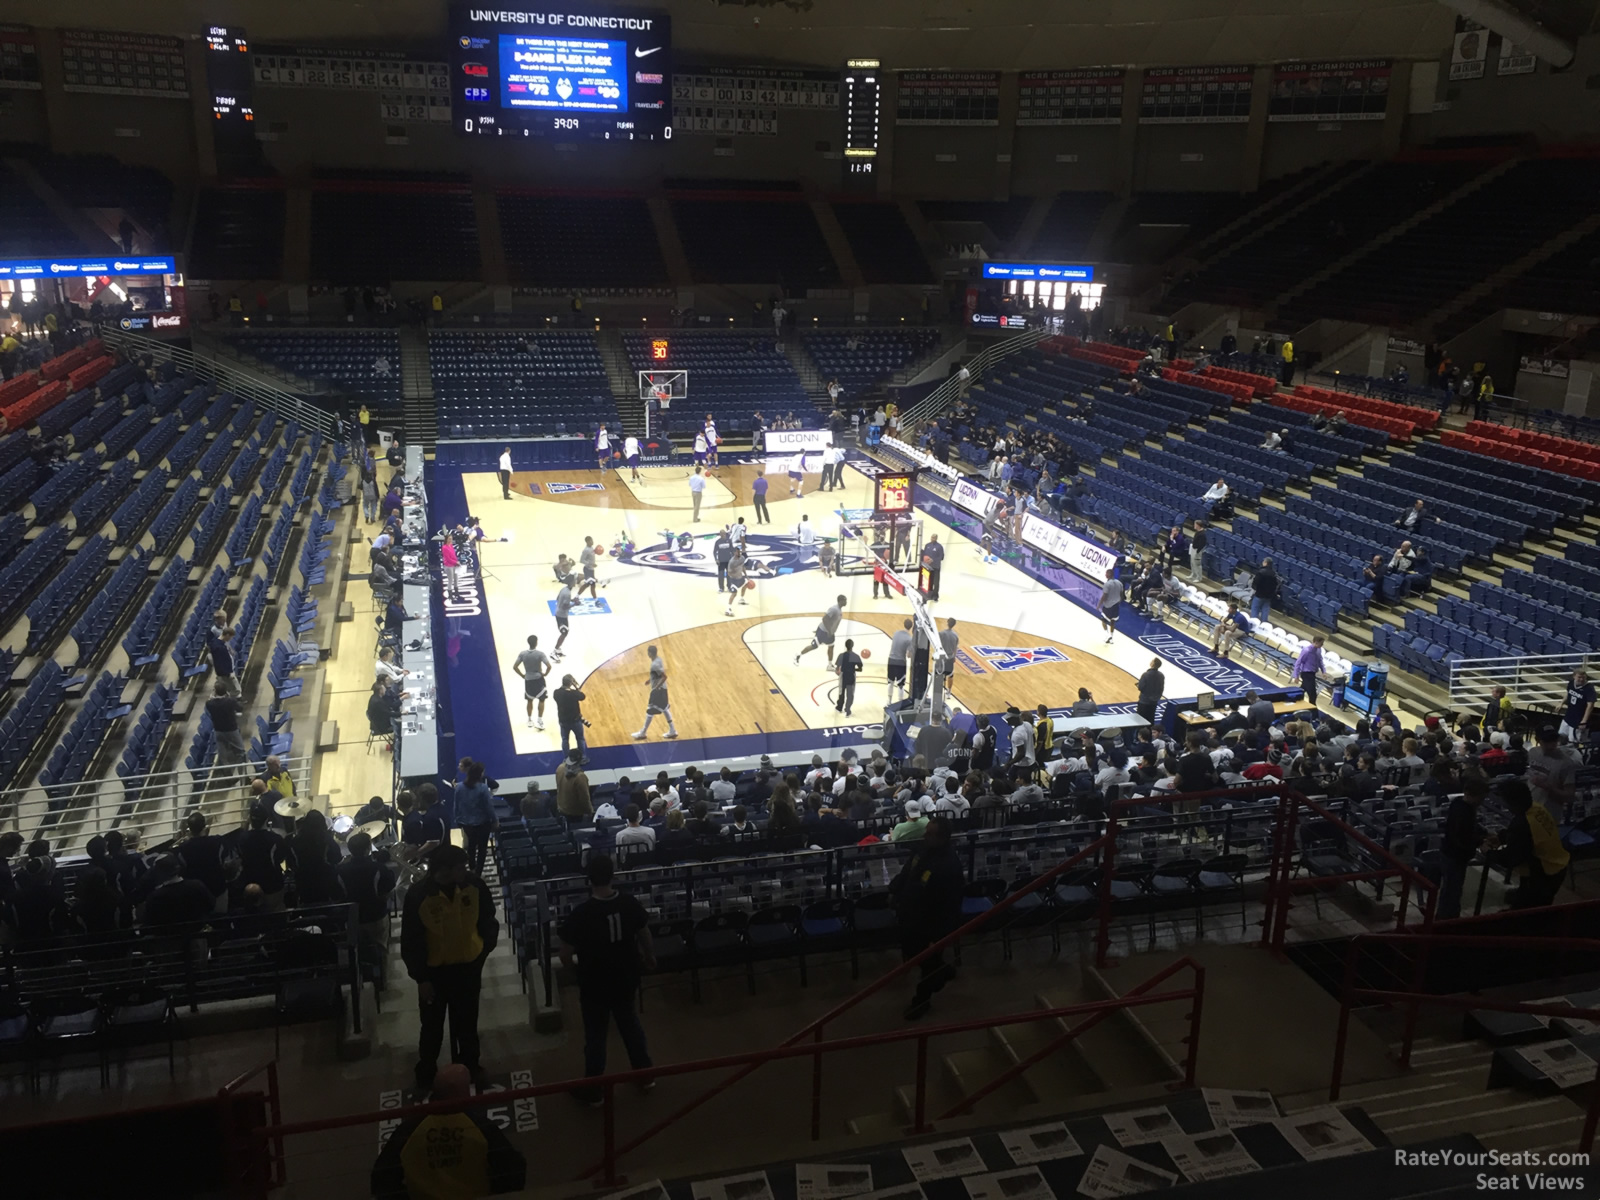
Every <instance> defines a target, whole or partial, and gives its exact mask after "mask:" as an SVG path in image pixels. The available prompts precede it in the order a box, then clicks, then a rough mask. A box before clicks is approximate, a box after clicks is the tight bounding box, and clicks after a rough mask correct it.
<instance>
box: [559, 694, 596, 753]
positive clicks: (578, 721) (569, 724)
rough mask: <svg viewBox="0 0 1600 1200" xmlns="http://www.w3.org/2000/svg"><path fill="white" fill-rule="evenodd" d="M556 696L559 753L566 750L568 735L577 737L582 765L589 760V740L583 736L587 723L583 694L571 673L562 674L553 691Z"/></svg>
mask: <svg viewBox="0 0 1600 1200" xmlns="http://www.w3.org/2000/svg"><path fill="white" fill-rule="evenodd" d="M555 698H556V723H557V724H559V725H560V726H561V753H562V754H565V753H566V752H567V742H568V739H569V738H570V737H576V738H577V739H578V753H579V754H580V755H581V756H582V758H581V759H580V761H579V763H578V765H579V766H582V765H583V764H584V763H586V762H588V761H589V740H588V739H587V738H586V737H584V735H583V730H584V726H585V725H587V724H588V722H587V721H585V720H584V719H583V708H582V704H583V701H584V700H585V698H586V697H585V696H584V694H583V692H582V690H581V689H580V688H579V687H578V680H577V677H576V676H573V675H563V676H562V677H561V686H560V687H558V688H557V689H556V691H555Z"/></svg>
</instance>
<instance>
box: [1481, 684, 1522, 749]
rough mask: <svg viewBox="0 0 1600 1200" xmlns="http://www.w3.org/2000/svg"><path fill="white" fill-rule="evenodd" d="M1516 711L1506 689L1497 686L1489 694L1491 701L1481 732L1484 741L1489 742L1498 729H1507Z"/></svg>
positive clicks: (1484, 716)
mask: <svg viewBox="0 0 1600 1200" xmlns="http://www.w3.org/2000/svg"><path fill="white" fill-rule="evenodd" d="M1515 711H1516V710H1515V709H1514V708H1513V707H1512V704H1511V700H1510V698H1509V697H1507V696H1506V689H1505V688H1503V687H1499V686H1496V687H1495V689H1494V690H1493V691H1492V692H1490V693H1489V701H1488V703H1487V704H1485V705H1484V709H1483V722H1482V724H1483V728H1482V729H1481V730H1480V731H1479V732H1480V733H1482V735H1483V739H1484V740H1485V741H1487V740H1488V739H1489V735H1490V734H1492V733H1494V732H1495V731H1496V730H1497V729H1505V727H1506V722H1508V721H1510V720H1511V718H1512V716H1513V715H1514V714H1515Z"/></svg>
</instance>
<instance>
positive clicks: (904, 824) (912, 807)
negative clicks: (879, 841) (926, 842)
mask: <svg viewBox="0 0 1600 1200" xmlns="http://www.w3.org/2000/svg"><path fill="white" fill-rule="evenodd" d="M928 822H929V818H928V817H927V816H925V815H923V812H922V805H921V804H920V803H919V802H918V801H916V800H908V801H906V819H905V820H904V821H901V822H900V823H899V824H898V825H896V826H895V827H894V828H893V829H891V830H890V831H889V837H888V840H889V841H891V842H914V841H917V840H918V839H920V838H922V837H923V836H925V835H926V833H927V831H928Z"/></svg>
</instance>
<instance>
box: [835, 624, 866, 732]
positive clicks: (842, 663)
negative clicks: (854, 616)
mask: <svg viewBox="0 0 1600 1200" xmlns="http://www.w3.org/2000/svg"><path fill="white" fill-rule="evenodd" d="M862 665H863V664H862V662H861V656H860V655H859V654H857V653H856V643H855V639H854V638H845V640H844V653H843V654H841V655H839V657H838V658H836V659H834V660H833V669H834V671H835V673H836V674H837V675H838V676H839V703H837V704H835V705H834V706H833V708H834V711H835V712H842V713H843V714H844V715H845V716H847V717H848V716H849V715H850V709H851V707H852V706H853V705H854V704H855V700H856V675H857V674H859V673H860V671H861V667H862Z"/></svg>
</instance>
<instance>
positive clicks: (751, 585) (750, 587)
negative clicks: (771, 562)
mask: <svg viewBox="0 0 1600 1200" xmlns="http://www.w3.org/2000/svg"><path fill="white" fill-rule="evenodd" d="M744 590H745V591H747V592H753V591H755V590H756V581H755V580H754V579H748V580H746V581H745V585H744Z"/></svg>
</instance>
